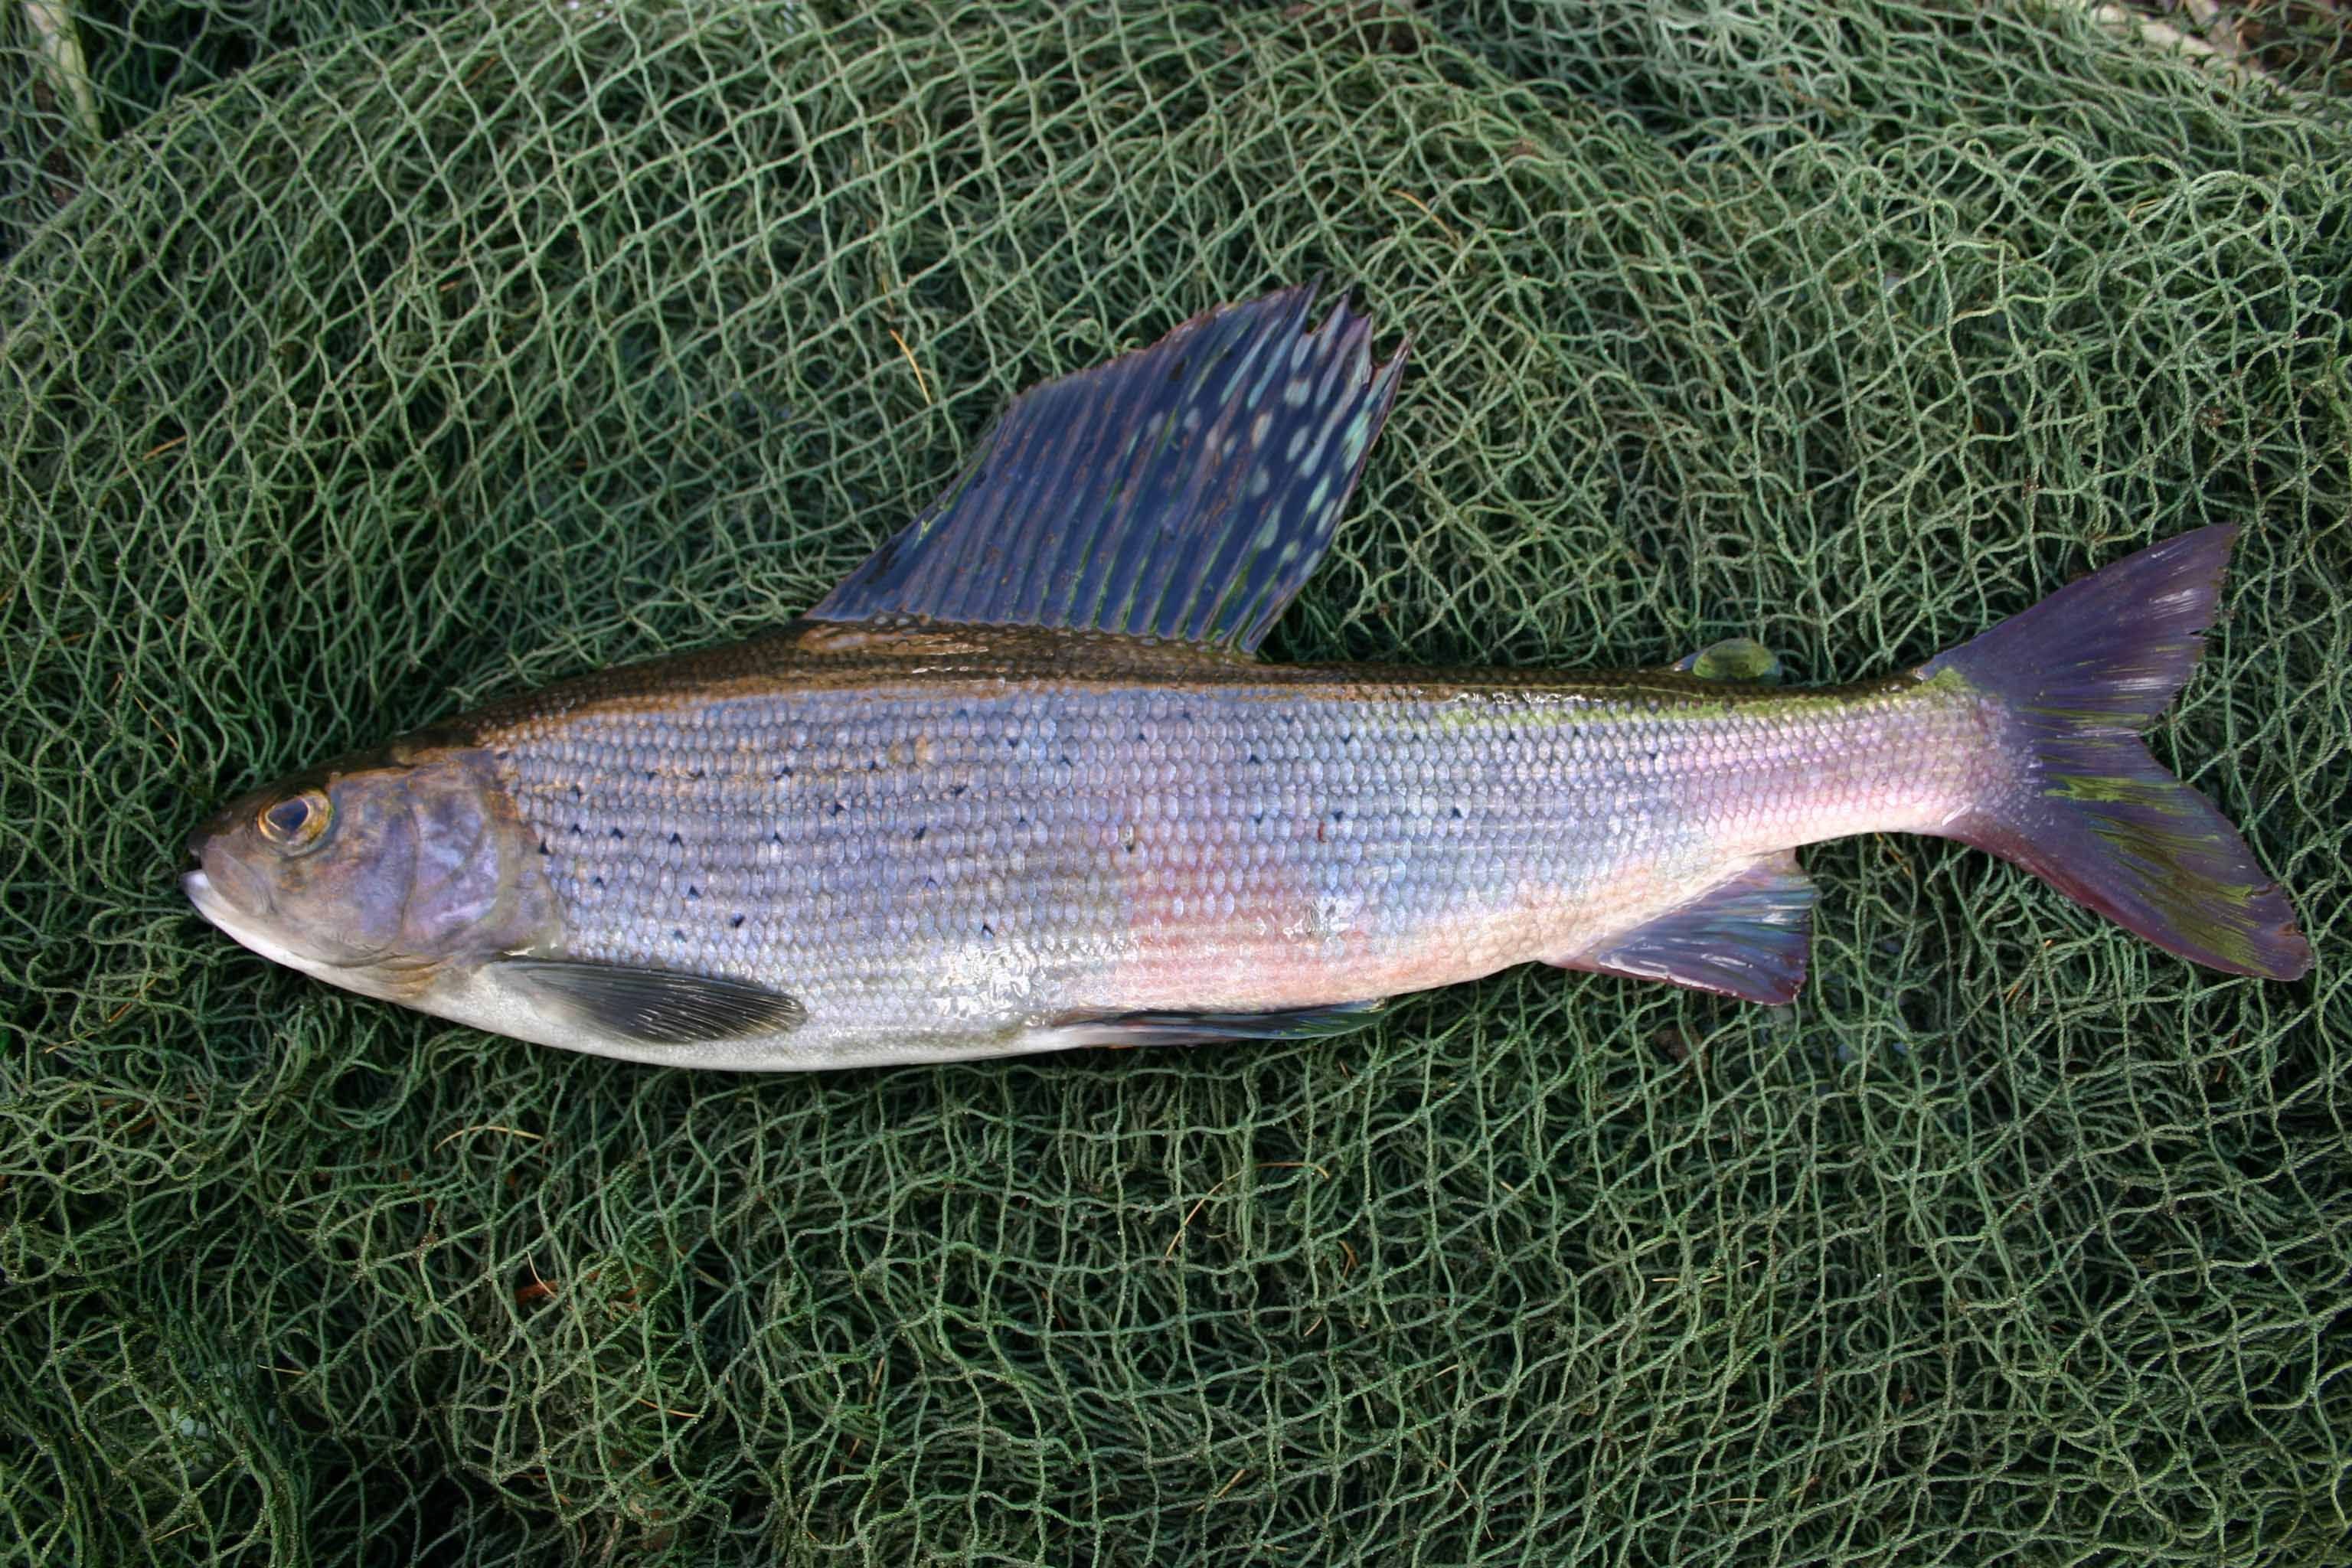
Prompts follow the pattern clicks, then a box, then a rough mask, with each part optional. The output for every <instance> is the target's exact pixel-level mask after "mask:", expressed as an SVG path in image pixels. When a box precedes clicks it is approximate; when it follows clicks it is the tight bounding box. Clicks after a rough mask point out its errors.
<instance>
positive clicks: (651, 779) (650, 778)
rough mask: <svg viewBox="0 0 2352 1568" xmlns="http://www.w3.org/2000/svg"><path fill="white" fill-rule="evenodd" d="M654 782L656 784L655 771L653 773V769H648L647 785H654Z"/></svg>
mask: <svg viewBox="0 0 2352 1568" xmlns="http://www.w3.org/2000/svg"><path fill="white" fill-rule="evenodd" d="M653 782H654V771H653V769H651V768H647V769H646V783H647V784H651V783H653Z"/></svg>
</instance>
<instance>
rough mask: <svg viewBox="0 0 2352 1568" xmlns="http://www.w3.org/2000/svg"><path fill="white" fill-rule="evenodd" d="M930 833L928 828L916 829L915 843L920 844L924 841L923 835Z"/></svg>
mask: <svg viewBox="0 0 2352 1568" xmlns="http://www.w3.org/2000/svg"><path fill="white" fill-rule="evenodd" d="M929 831H930V829H929V828H928V827H918V828H917V829H915V842H916V843H918V844H920V843H921V842H922V841H923V835H924V834H926V833H929Z"/></svg>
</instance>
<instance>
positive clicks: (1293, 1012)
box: [1052, 997, 1388, 1047]
mask: <svg viewBox="0 0 2352 1568" xmlns="http://www.w3.org/2000/svg"><path fill="white" fill-rule="evenodd" d="M1387 1005H1388V1001H1387V999H1386V998H1385V997H1383V998H1381V999H1379V1000H1376V1001H1371V1002H1341V1003H1336V1004H1334V1005H1330V1006H1328V1007H1294V1008H1288V1009H1285V1010H1283V1011H1279V1012H1272V1013H1179V1012H1166V1013H1108V1014H1101V1015H1093V1016H1089V1015H1073V1016H1066V1017H1061V1018H1056V1019H1055V1020H1054V1023H1053V1025H1052V1028H1053V1032H1054V1034H1055V1045H1056V1046H1057V1047H1060V1046H1114V1047H1116V1046H1198V1045H1206V1044H1209V1043H1210V1042H1212V1041H1215V1040H1307V1039H1320V1038H1323V1037H1328V1036H1331V1035H1344V1034H1348V1033H1349V1032H1351V1031H1353V1030H1356V1029H1360V1028H1364V1027H1366V1026H1369V1025H1370V1023H1371V1022H1372V1021H1373V1019H1374V1017H1375V1016H1377V1015H1378V1014H1379V1013H1380V1011H1381V1008H1383V1007H1385V1006H1387Z"/></svg>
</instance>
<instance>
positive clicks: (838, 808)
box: [826, 800, 849, 816]
mask: <svg viewBox="0 0 2352 1568" xmlns="http://www.w3.org/2000/svg"><path fill="white" fill-rule="evenodd" d="M848 809H849V807H848V806H846V805H844V804H842V803H841V802H840V801H837V800H836V801H835V802H834V803H833V810H832V811H830V812H828V813H827V814H826V815H827V816H840V815H841V814H842V813H843V812H845V811H847V810H848Z"/></svg>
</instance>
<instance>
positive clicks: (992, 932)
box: [980, 921, 996, 942]
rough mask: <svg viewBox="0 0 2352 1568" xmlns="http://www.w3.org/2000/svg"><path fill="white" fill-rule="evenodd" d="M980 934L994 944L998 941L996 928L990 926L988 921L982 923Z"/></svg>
mask: <svg viewBox="0 0 2352 1568" xmlns="http://www.w3.org/2000/svg"><path fill="white" fill-rule="evenodd" d="M980 934H981V935H982V937H984V938H986V939H987V940H988V941H990V942H994V941H995V940H996V928H995V927H994V926H992V925H990V924H989V923H988V922H987V921H981V922H980Z"/></svg>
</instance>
